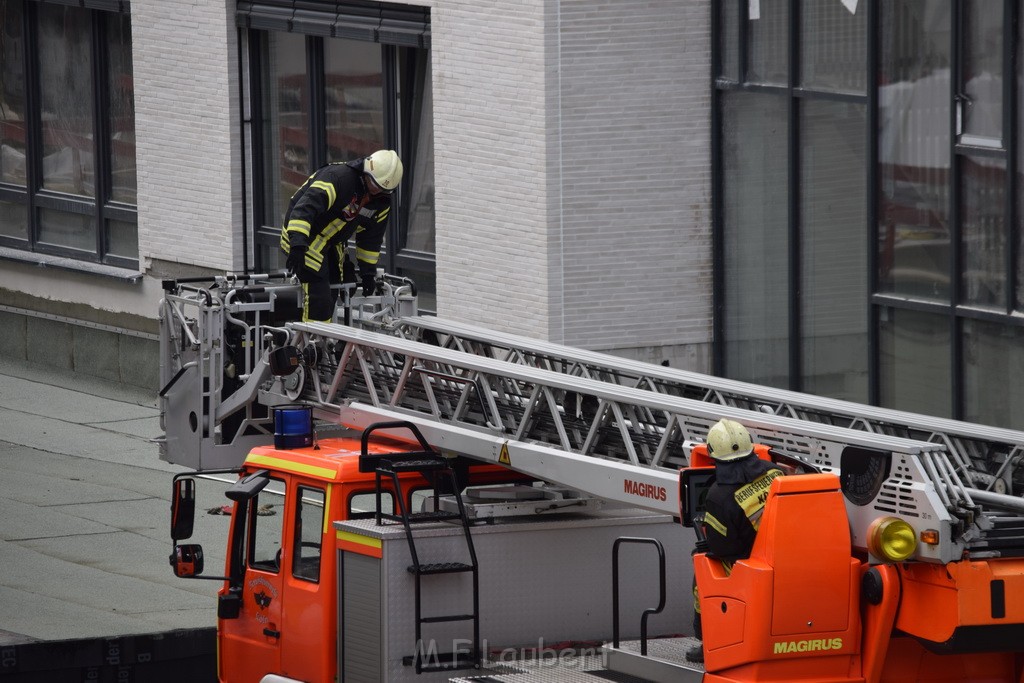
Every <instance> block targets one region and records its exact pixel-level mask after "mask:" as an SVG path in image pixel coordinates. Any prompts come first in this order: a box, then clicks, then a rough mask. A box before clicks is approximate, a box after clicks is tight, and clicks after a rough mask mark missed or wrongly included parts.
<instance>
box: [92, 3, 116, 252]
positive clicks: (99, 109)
mask: <svg viewBox="0 0 1024 683" xmlns="http://www.w3.org/2000/svg"><path fill="white" fill-rule="evenodd" d="M89 16H90V19H91V20H92V82H93V93H94V97H93V177H94V178H95V187H94V188H93V195H94V197H95V201H96V207H95V208H96V210H95V216H96V254H97V256H98V257H99V260H100V261H103V257H104V255H105V254H106V251H107V244H106V230H105V224H104V220H103V217H104V211H103V207H104V206H105V205H106V203H107V201H108V200H109V199H110V156H109V155H110V152H111V148H110V83H109V82H108V69H107V23H106V21H104V19H105V17H104V16H103V15H101V14H100V13H99V12H96V11H95V10H90V11H89Z"/></svg>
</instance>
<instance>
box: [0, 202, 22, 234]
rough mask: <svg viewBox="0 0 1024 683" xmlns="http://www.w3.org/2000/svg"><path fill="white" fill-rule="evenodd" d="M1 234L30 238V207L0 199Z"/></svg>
mask: <svg viewBox="0 0 1024 683" xmlns="http://www.w3.org/2000/svg"><path fill="white" fill-rule="evenodd" d="M0 236H2V237H13V238H15V239H19V240H27V239H28V207H27V206H25V205H24V204H15V203H14V202H5V201H3V200H0Z"/></svg>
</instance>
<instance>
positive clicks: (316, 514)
mask: <svg viewBox="0 0 1024 683" xmlns="http://www.w3.org/2000/svg"><path fill="white" fill-rule="evenodd" d="M298 493H299V495H298V504H297V505H296V507H295V548H294V550H293V551H292V574H293V575H294V576H296V577H297V578H300V579H306V580H308V581H320V555H321V550H322V549H321V546H322V545H323V538H324V492H323V489H314V488H307V487H305V486H300V487H299V491H298Z"/></svg>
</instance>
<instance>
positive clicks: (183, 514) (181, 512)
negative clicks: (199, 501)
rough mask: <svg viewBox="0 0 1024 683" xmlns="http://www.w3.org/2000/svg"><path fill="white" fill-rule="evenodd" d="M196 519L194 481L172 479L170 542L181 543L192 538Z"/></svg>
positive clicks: (190, 479)
mask: <svg viewBox="0 0 1024 683" xmlns="http://www.w3.org/2000/svg"><path fill="white" fill-rule="evenodd" d="M195 517H196V480H195V479H192V478H191V477H188V478H183V479H178V478H177V477H175V478H174V496H173V498H172V499H171V540H173V541H183V540H185V539H187V538H191V537H192V526H193V524H194V522H195Z"/></svg>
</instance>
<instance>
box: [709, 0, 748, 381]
mask: <svg viewBox="0 0 1024 683" xmlns="http://www.w3.org/2000/svg"><path fill="white" fill-rule="evenodd" d="M729 1H731V0H726V2H729ZM735 1H736V2H739V0H735ZM722 4H723V5H724V4H725V3H724V2H723V3H722ZM716 7H718V3H711V10H710V11H711V35H712V36H714V40H712V41H711V50H712V53H711V60H712V63H718V64H721V63H722V59H723V56H722V52H723V50H722V40H724V39H723V38H722V37H721V36H722V33H723V31H724V30H725V22H724V21H723V20H722V16H721V14H720V12H717V11H715V8H716ZM721 11H722V12H724V11H725V10H724V9H723V10H721ZM738 47H739V55H740V56H739V64H738V68H739V70H740V73H739V74H736V76H737V77H738V78H739V80H740V82H742V80H743V73H744V72H743V63H744V62H743V60H744V55H745V54H746V53H745V52H744V51H743V45H742V44H740V45H739V46H738ZM715 73H716V72H714V71H712V72H711V83H710V87H711V262H712V263H714V264H716V266H715V267H714V268H712V269H711V308H712V310H711V372H712V373H714V374H715V375H718V376H720V377H721V376H724V375H725V275H724V273H723V272H722V271H723V270H725V269H724V268H722V267H721V265H720V264H722V263H724V262H725V237H724V235H723V234H722V233H723V227H722V226H723V220H722V212H723V201H724V200H723V197H722V194H723V185H724V184H723V182H722V175H723V172H722V166H723V164H724V161H723V159H722V91H721V90H720V89H719V88H718V87H717V79H716V77H715Z"/></svg>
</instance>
